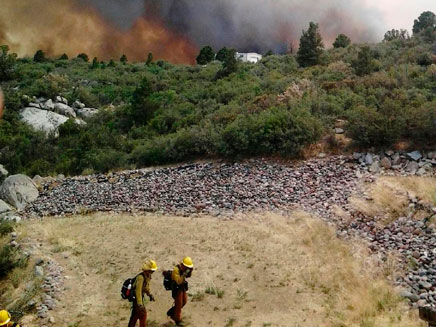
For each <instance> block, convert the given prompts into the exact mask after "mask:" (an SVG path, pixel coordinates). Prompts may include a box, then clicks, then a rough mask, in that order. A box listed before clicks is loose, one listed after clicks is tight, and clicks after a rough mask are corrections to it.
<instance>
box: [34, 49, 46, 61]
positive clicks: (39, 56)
mask: <svg viewBox="0 0 436 327" xmlns="http://www.w3.org/2000/svg"><path fill="white" fill-rule="evenodd" d="M45 60H46V58H45V53H44V51H42V50H38V51H36V52H35V55H34V56H33V61H35V62H44V61H45Z"/></svg>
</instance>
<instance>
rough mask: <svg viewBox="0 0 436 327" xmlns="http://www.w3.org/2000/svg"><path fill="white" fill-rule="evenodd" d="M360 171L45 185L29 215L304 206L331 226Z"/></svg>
mask: <svg viewBox="0 0 436 327" xmlns="http://www.w3.org/2000/svg"><path fill="white" fill-rule="evenodd" d="M355 169H356V166H355V165H353V164H346V160H345V158H341V157H331V158H329V159H326V160H310V161H307V162H305V163H304V164H296V165H283V164H279V163H272V162H268V161H263V160H250V161H248V162H246V163H234V164H227V163H223V164H212V163H204V164H192V165H185V166H180V167H176V168H164V169H158V170H153V171H149V170H135V171H128V172H121V173H115V174H111V175H93V176H88V177H83V176H82V177H76V178H67V179H64V180H58V181H56V182H55V183H52V184H46V185H45V186H44V188H43V190H42V193H41V195H40V197H39V198H38V199H37V200H36V201H35V202H33V203H32V204H30V205H29V206H28V207H27V209H26V213H27V214H28V215H31V216H45V215H65V214H76V213H80V212H83V211H127V212H130V211H159V212H163V213H171V214H182V215H183V214H191V213H197V212H205V213H210V214H213V215H216V216H218V215H220V214H221V213H229V212H230V213H232V212H235V211H239V212H241V211H242V212H244V211H251V210H259V209H261V210H277V209H288V208H291V207H294V206H295V205H299V206H302V207H303V208H305V209H310V210H311V211H312V212H313V211H315V212H316V213H318V214H319V215H320V216H323V217H327V218H328V217H331V216H332V212H331V210H330V209H331V208H332V207H333V206H334V205H340V206H346V205H347V199H348V197H349V196H350V193H351V192H352V190H353V189H354V186H355V185H354V184H355V181H356V180H357V177H356V173H355Z"/></svg>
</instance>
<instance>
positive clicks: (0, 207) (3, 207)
mask: <svg viewBox="0 0 436 327" xmlns="http://www.w3.org/2000/svg"><path fill="white" fill-rule="evenodd" d="M10 211H12V208H11V207H10V206H9V204H7V203H6V202H5V201H3V200H0V213H5V212H10Z"/></svg>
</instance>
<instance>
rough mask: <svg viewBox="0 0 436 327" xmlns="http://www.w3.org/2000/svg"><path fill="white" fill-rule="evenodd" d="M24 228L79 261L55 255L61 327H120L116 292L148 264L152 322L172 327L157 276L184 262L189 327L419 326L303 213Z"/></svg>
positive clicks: (357, 252)
mask: <svg viewBox="0 0 436 327" xmlns="http://www.w3.org/2000/svg"><path fill="white" fill-rule="evenodd" d="M22 228H23V229H25V230H26V232H27V234H28V236H29V237H31V238H34V239H40V240H41V243H42V248H43V249H46V250H47V251H49V252H53V246H56V245H59V244H60V245H67V246H69V247H71V249H70V250H69V251H73V252H74V251H75V250H79V251H80V254H74V253H72V254H71V255H70V256H69V257H68V258H65V256H64V255H62V253H60V252H59V253H54V254H53V255H54V256H57V260H59V262H61V264H62V265H63V266H64V268H65V269H66V274H67V280H66V287H67V291H66V293H65V294H64V297H63V299H62V305H60V306H59V307H58V309H57V310H56V311H55V312H54V313H53V314H54V316H55V319H56V321H57V324H58V325H59V326H61V325H65V326H68V325H74V324H75V323H78V324H79V325H81V324H82V325H83V323H84V322H86V326H89V327H94V326H101V325H106V326H124V325H125V324H126V319H128V316H129V305H128V303H126V302H124V301H122V300H121V299H120V296H119V289H120V285H121V283H122V281H123V280H124V279H125V278H127V277H129V276H133V275H134V274H135V273H137V272H138V269H139V267H140V266H141V262H142V261H143V260H145V259H147V258H154V259H155V260H157V263H158V266H159V271H158V272H157V273H156V274H155V276H154V278H153V280H152V284H151V288H152V291H153V293H154V294H155V296H156V299H157V301H156V302H154V303H149V304H147V308H148V313H149V319H151V321H153V324H154V325H155V326H167V324H168V320H167V318H166V315H165V313H166V310H168V308H169V307H170V306H171V304H172V299H171V296H170V292H166V291H165V290H164V289H163V286H162V277H161V274H160V271H162V270H166V269H170V268H171V267H173V265H174V264H176V263H177V262H178V260H180V259H181V258H182V257H183V256H185V255H188V254H189V255H191V256H192V257H193V259H194V263H195V270H194V273H193V277H192V278H191V280H190V289H189V293H190V295H191V296H190V299H191V300H195V301H191V300H190V302H189V303H188V305H187V306H186V308H185V309H184V313H185V314H186V315H187V317H188V323H189V326H199V327H202V326H225V325H230V326H231V325H234V326H283V327H285V326H286V327H288V326H300V327H312V326H326V327H340V326H350V327H358V326H360V327H365V326H366V327H368V326H371V327H390V326H392V327H393V326H395V327H409V326H410V327H411V326H414V327H415V326H420V323H419V321H418V318H417V317H416V314H415V313H413V312H410V311H409V310H408V308H407V306H406V305H405V304H404V303H403V302H402V301H401V300H400V299H399V297H398V296H396V295H395V293H394V291H393V288H392V287H391V286H390V285H389V284H388V282H387V281H386V279H385V274H386V272H385V271H384V270H383V268H380V267H379V266H378V265H377V264H376V263H374V262H373V261H372V260H371V258H370V257H369V255H368V253H367V251H366V250H365V248H364V247H363V246H360V245H353V246H352V247H351V246H350V244H346V243H344V242H343V241H341V240H339V239H337V237H336V235H335V231H334V230H332V229H330V228H329V227H327V226H326V225H325V224H324V223H323V222H321V221H319V220H316V219H312V218H311V217H310V216H309V215H307V214H305V213H303V212H295V213H294V214H292V216H290V217H283V216H279V215H276V214H265V215H257V216H256V217H254V216H244V217H241V219H237V220H233V221H222V220H218V219H215V218H209V217H201V218H197V219H194V218H178V217H159V216H156V215H149V216H141V217H132V216H111V215H104V214H96V215H92V216H90V217H83V216H78V217H74V218H66V219H46V220H43V221H42V222H37V221H32V222H28V223H25V224H23V226H22ZM90 289H92V292H89V290H90ZM79 321H81V323H80V322H79Z"/></svg>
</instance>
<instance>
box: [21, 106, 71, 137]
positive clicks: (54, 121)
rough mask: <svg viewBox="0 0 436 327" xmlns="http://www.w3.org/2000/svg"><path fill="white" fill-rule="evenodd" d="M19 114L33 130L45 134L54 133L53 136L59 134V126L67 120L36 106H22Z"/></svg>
mask: <svg viewBox="0 0 436 327" xmlns="http://www.w3.org/2000/svg"><path fill="white" fill-rule="evenodd" d="M20 114H21V120H22V121H23V122H25V123H26V124H29V125H30V126H32V127H33V128H34V129H35V130H37V131H42V132H44V133H45V134H46V135H49V134H54V136H55V137H58V136H59V130H58V128H59V126H61V125H62V124H64V123H65V122H66V121H67V120H68V118H67V117H65V116H62V115H59V114H57V113H54V112H51V111H47V110H42V109H36V108H24V109H22V110H21V111H20Z"/></svg>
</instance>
